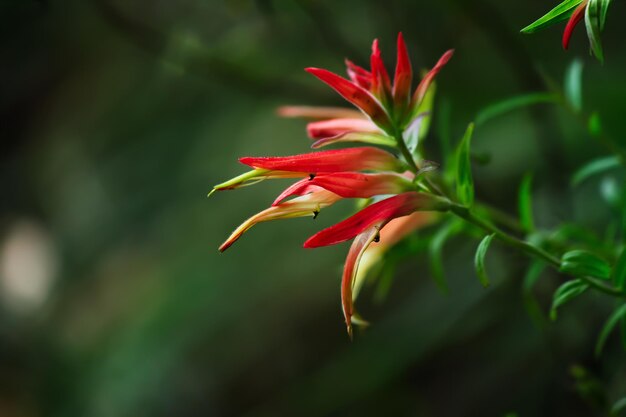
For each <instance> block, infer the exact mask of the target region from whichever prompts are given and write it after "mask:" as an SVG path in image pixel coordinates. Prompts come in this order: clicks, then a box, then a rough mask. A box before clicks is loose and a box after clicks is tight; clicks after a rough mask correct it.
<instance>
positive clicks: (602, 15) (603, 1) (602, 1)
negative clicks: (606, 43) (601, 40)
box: [600, 0, 611, 30]
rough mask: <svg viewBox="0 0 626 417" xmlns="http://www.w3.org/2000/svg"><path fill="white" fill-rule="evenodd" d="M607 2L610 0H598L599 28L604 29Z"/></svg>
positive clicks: (607, 7)
mask: <svg viewBox="0 0 626 417" xmlns="http://www.w3.org/2000/svg"><path fill="white" fill-rule="evenodd" d="M609 4H611V0H600V30H604V24H605V23H606V14H607V11H608V9H609Z"/></svg>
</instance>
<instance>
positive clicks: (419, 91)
mask: <svg viewBox="0 0 626 417" xmlns="http://www.w3.org/2000/svg"><path fill="white" fill-rule="evenodd" d="M453 54H454V49H450V50H449V51H447V52H446V53H445V54H443V55H442V56H441V58H439V61H437V64H436V65H435V66H434V67H433V69H431V70H430V71H429V72H428V74H426V76H425V77H424V78H422V81H420V83H419V85H418V86H417V88H416V89H415V93H414V94H413V99H412V100H411V108H413V109H414V108H416V107H417V106H419V105H420V103H421V102H422V99H423V98H424V96H425V95H426V91H427V90H428V87H429V86H430V83H431V82H432V81H433V79H434V78H435V76H436V75H437V73H438V72H439V71H440V70H441V68H443V66H444V65H446V64H447V63H448V61H449V60H450V58H452V55H453Z"/></svg>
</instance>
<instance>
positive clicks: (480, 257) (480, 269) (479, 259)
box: [474, 233, 495, 287]
mask: <svg viewBox="0 0 626 417" xmlns="http://www.w3.org/2000/svg"><path fill="white" fill-rule="evenodd" d="M494 236H495V233H494V234H490V235H488V236H485V238H484V239H483V240H482V241H481V242H480V244H479V245H478V249H476V256H475V257H474V266H475V267H476V275H478V280H479V281H480V283H481V284H483V287H487V286H489V278H487V272H486V271H485V255H486V254H487V249H489V244H490V243H491V241H492V240H493V238H494Z"/></svg>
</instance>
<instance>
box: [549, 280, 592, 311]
mask: <svg viewBox="0 0 626 417" xmlns="http://www.w3.org/2000/svg"><path fill="white" fill-rule="evenodd" d="M588 289H589V285H588V284H586V283H585V282H584V281H583V280H581V279H574V280H572V281H567V282H566V283H564V284H562V285H561V286H560V287H559V288H557V290H556V291H555V292H554V295H553V296H552V308H551V309H550V319H552V320H556V312H557V309H558V308H559V307H561V306H562V305H564V304H565V303H567V302H568V301H571V300H573V299H574V298H576V297H578V296H579V295H581V294H582V293H584V292H585V291H587V290H588Z"/></svg>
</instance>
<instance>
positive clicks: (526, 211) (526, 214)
mask: <svg viewBox="0 0 626 417" xmlns="http://www.w3.org/2000/svg"><path fill="white" fill-rule="evenodd" d="M532 181H533V176H532V174H530V173H528V174H526V175H524V178H523V179H522V183H521V185H520V187H519V193H518V205H519V217H520V223H521V224H522V228H523V229H524V230H525V231H526V232H532V231H533V230H534V229H535V222H534V221H533V203H532V190H531V186H532Z"/></svg>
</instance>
